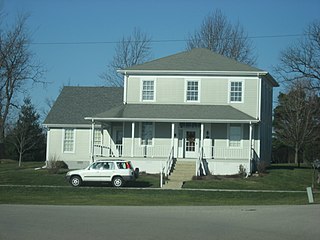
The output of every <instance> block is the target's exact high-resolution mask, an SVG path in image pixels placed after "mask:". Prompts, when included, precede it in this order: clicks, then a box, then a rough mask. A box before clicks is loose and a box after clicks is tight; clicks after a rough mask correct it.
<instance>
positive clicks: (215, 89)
mask: <svg viewBox="0 0 320 240" xmlns="http://www.w3.org/2000/svg"><path fill="white" fill-rule="evenodd" d="M227 94H228V79H225V78H202V79H201V97H200V103H201V104H208V105H211V104H215V105H226V104H227V97H226V96H227Z"/></svg>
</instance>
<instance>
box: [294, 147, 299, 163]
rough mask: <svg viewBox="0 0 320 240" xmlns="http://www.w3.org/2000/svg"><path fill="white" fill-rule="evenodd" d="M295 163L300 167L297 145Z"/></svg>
mask: <svg viewBox="0 0 320 240" xmlns="http://www.w3.org/2000/svg"><path fill="white" fill-rule="evenodd" d="M294 163H295V164H298V167H300V161H299V148H298V146H297V145H296V146H295V148H294Z"/></svg>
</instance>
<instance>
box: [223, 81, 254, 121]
mask: <svg viewBox="0 0 320 240" xmlns="http://www.w3.org/2000/svg"><path fill="white" fill-rule="evenodd" d="M228 91H229V89H228ZM243 91H244V93H243V102H242V103H229V104H230V105H231V106H232V107H234V108H236V109H239V110H240V111H242V112H244V113H246V114H248V115H250V116H252V117H257V116H258V113H257V110H258V108H257V104H258V103H259V101H258V94H257V91H258V78H246V79H244V81H243ZM228 97H229V94H228ZM228 101H229V99H228Z"/></svg>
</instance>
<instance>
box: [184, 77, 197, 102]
mask: <svg viewBox="0 0 320 240" xmlns="http://www.w3.org/2000/svg"><path fill="white" fill-rule="evenodd" d="M186 101H187V102H198V101H199V81H191V80H188V81H187V86H186Z"/></svg>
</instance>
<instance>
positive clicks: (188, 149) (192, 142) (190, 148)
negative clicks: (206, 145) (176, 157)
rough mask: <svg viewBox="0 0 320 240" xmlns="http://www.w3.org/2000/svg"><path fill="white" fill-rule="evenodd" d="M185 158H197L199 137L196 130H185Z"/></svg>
mask: <svg viewBox="0 0 320 240" xmlns="http://www.w3.org/2000/svg"><path fill="white" fill-rule="evenodd" d="M184 136H185V139H184V141H185V144H184V150H185V158H197V157H198V144H199V137H198V134H197V131H196V130H185V131H184Z"/></svg>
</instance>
